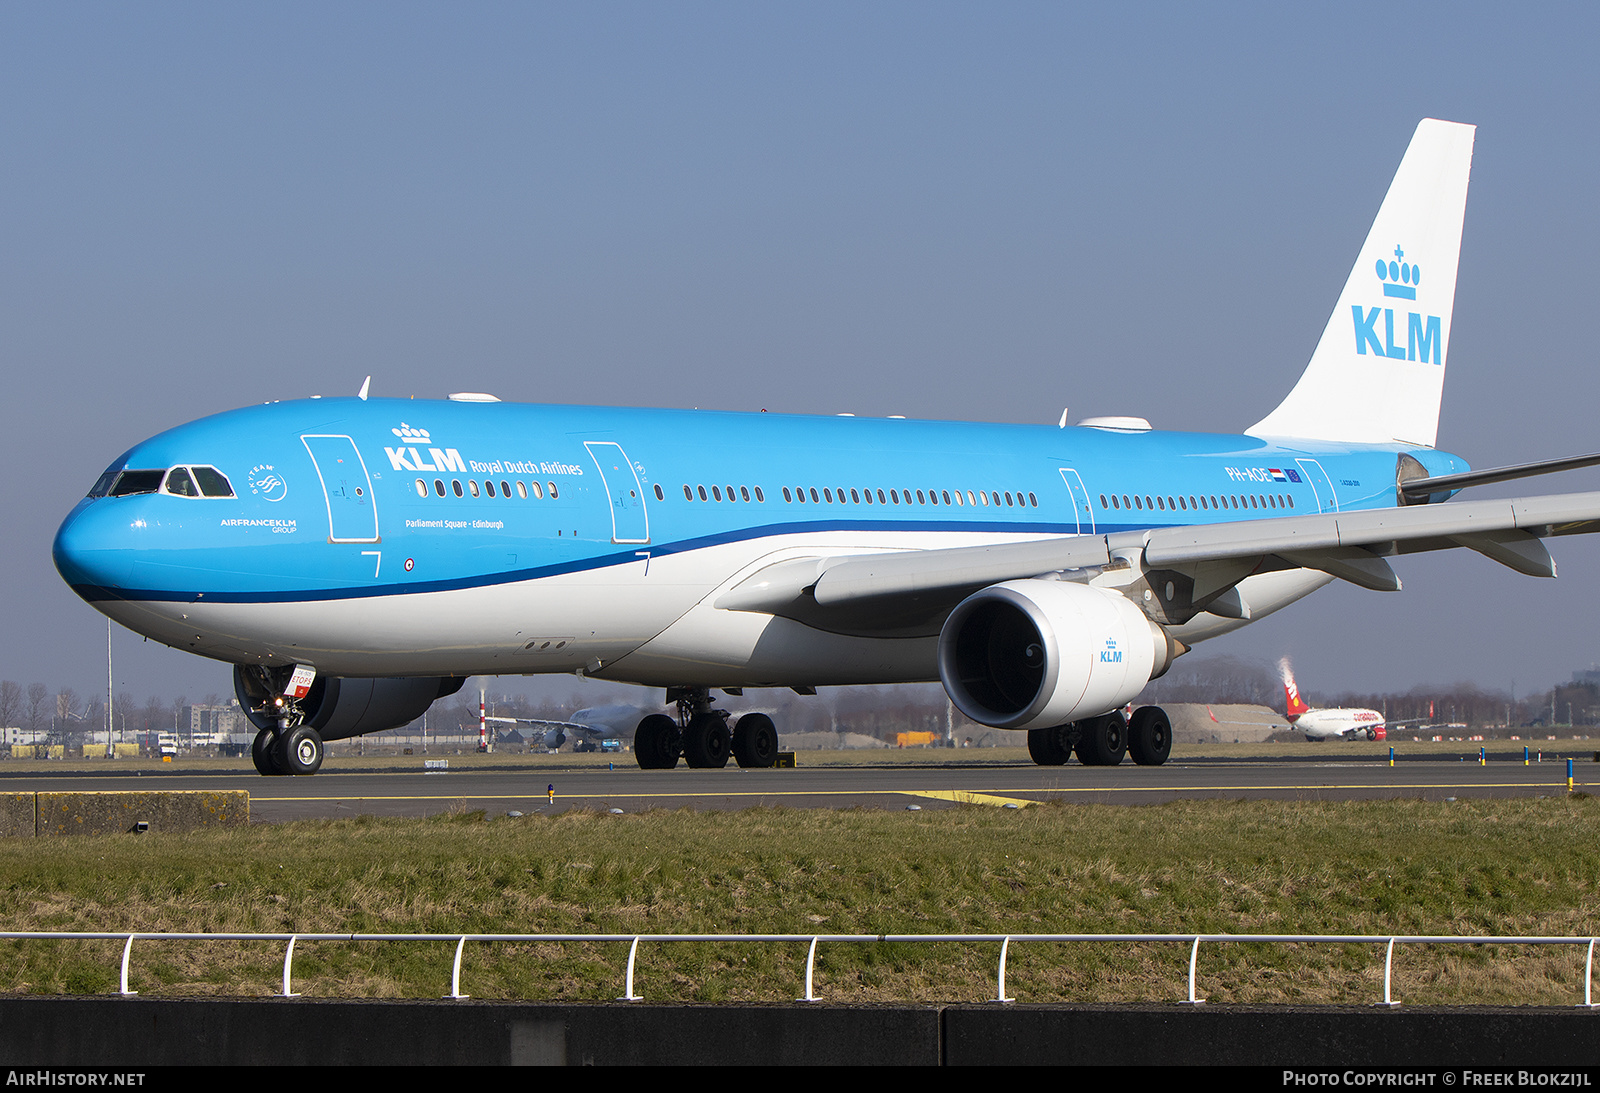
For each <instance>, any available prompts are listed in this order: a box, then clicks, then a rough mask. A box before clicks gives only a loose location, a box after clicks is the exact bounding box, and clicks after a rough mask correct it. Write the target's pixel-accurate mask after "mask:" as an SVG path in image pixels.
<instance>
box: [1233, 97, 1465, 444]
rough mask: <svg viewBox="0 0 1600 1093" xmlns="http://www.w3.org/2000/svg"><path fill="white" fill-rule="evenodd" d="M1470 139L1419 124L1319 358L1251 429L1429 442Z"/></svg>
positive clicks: (1461, 129) (1446, 340) (1444, 127)
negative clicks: (1280, 400) (1285, 395)
mask: <svg viewBox="0 0 1600 1093" xmlns="http://www.w3.org/2000/svg"><path fill="white" fill-rule="evenodd" d="M1474 132H1475V128H1474V127H1473V126H1471V125H1461V124H1459V123H1457V122H1450V121H1435V120H1434V119H1432V118H1427V119H1424V120H1423V122H1422V123H1421V124H1420V125H1418V126H1417V131H1416V133H1415V135H1413V136H1412V138H1411V146H1410V147H1409V148H1407V149H1406V154H1405V158H1404V159H1402V160H1401V161H1400V169H1399V170H1398V171H1396V172H1395V176H1394V181H1393V182H1392V183H1390V184H1389V193H1388V195H1387V196H1386V197H1385V198H1384V199H1383V205H1382V206H1381V207H1380V208H1379V209H1378V218H1377V219H1376V220H1374V221H1373V222H1372V231H1370V232H1369V233H1368V234H1367V241H1366V243H1365V244H1364V245H1363V246H1362V248H1361V256H1360V257H1359V258H1357V259H1356V264H1355V268H1354V269H1353V270H1351V272H1350V279H1349V280H1348V281H1346V282H1345V286H1344V292H1343V293H1341V294H1340V296H1339V303H1338V306H1336V307H1335V308H1334V309H1333V317H1332V318H1330V319H1329V320H1328V325H1327V327H1326V328H1325V329H1324V330H1323V332H1322V340H1321V341H1320V342H1318V343H1317V349H1316V352H1315V353H1313V354H1312V355H1311V363H1310V364H1309V365H1307V366H1306V370H1305V373H1304V374H1303V375H1302V376H1301V377H1300V382H1299V383H1297V384H1295V387H1294V390H1293V391H1290V392H1289V397H1288V398H1286V399H1284V400H1283V403H1282V404H1281V405H1280V406H1279V407H1278V408H1277V409H1276V410H1274V411H1272V413H1270V414H1268V415H1267V416H1266V417H1264V418H1262V419H1261V420H1260V421H1258V422H1256V423H1255V424H1254V425H1252V426H1250V428H1248V429H1246V430H1245V432H1247V433H1251V434H1254V435H1256V436H1285V437H1304V438H1307V439H1312V440H1336V441H1337V440H1343V441H1351V442H1357V443H1370V444H1386V443H1392V442H1395V441H1399V442H1401V443H1405V444H1418V445H1426V446H1428V447H1432V446H1433V443H1434V440H1435V438H1436V437H1437V436H1438V434H1439V400H1440V399H1441V398H1442V397H1443V394H1444V366H1445V360H1446V357H1447V355H1448V352H1449V348H1450V312H1451V310H1452V308H1453V306H1454V304H1455V296H1456V264H1457V262H1458V260H1459V259H1460V256H1461V223H1462V219H1463V217H1464V216H1465V214H1466V208H1467V176H1468V175H1469V174H1470V172H1471V169H1472V139H1473V135H1474Z"/></svg>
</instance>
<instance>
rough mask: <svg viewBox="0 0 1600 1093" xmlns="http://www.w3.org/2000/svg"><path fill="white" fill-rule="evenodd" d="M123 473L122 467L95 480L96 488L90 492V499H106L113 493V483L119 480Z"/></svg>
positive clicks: (114, 468) (112, 469)
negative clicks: (106, 496)
mask: <svg viewBox="0 0 1600 1093" xmlns="http://www.w3.org/2000/svg"><path fill="white" fill-rule="evenodd" d="M121 473H122V468H121V467H112V468H111V469H110V470H109V471H107V472H106V473H105V474H102V475H101V476H100V477H99V478H97V479H96V480H95V483H94V486H93V487H91V488H90V490H89V497H90V498H91V499H92V498H95V497H104V496H105V495H106V494H108V493H110V492H111V483H113V482H115V481H116V480H117V475H119V474H121Z"/></svg>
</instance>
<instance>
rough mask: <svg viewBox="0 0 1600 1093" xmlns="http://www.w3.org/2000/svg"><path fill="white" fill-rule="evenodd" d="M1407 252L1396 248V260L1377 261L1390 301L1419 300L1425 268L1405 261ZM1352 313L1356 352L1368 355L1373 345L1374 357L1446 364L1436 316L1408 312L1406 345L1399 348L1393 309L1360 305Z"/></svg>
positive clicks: (1439, 325) (1380, 277) (1384, 291)
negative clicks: (1380, 331)
mask: <svg viewBox="0 0 1600 1093" xmlns="http://www.w3.org/2000/svg"><path fill="white" fill-rule="evenodd" d="M1404 258H1405V251H1403V250H1402V249H1400V248H1399V247H1395V249H1394V258H1393V259H1392V260H1390V261H1385V260H1384V259H1382V258H1380V259H1378V280H1379V281H1380V282H1381V283H1382V284H1383V294H1384V296H1386V297H1389V298H1391V299H1399V300H1415V299H1416V298H1417V284H1418V282H1420V281H1421V280H1422V267H1421V266H1418V265H1415V264H1414V263H1411V262H1407V261H1404V260H1403V259H1404ZM1350 311H1351V313H1352V318H1353V319H1354V320H1355V332H1356V352H1357V353H1358V354H1360V355H1361V356H1366V354H1367V348H1368V347H1369V346H1370V347H1371V349H1372V352H1373V354H1374V355H1375V356H1379V357H1393V358H1394V359H1395V360H1401V361H1421V362H1422V363H1424V364H1429V363H1432V364H1443V363H1444V336H1443V334H1441V332H1440V331H1441V324H1440V322H1439V316H1437V315H1427V316H1423V315H1419V314H1417V313H1416V312H1415V311H1408V312H1407V313H1406V318H1405V320H1404V321H1405V324H1406V336H1405V337H1406V340H1405V344H1404V345H1396V344H1395V340H1394V335H1395V315H1394V308H1392V307H1374V308H1371V309H1367V308H1364V307H1362V306H1361V305H1360V304H1351V305H1350ZM1379 315H1382V316H1383V337H1382V339H1381V340H1380V339H1379V337H1378V316H1379Z"/></svg>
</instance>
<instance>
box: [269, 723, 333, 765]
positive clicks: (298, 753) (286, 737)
mask: <svg viewBox="0 0 1600 1093" xmlns="http://www.w3.org/2000/svg"><path fill="white" fill-rule="evenodd" d="M273 750H274V751H275V752H276V753H277V754H276V755H275V756H274V758H276V759H277V761H278V766H279V767H281V768H282V769H283V772H284V773H285V774H315V773H317V771H318V770H320V769H322V757H323V747H322V736H321V735H320V734H319V733H318V732H317V730H316V729H313V728H312V727H311V726H310V725H301V726H299V727H297V728H293V729H290V730H289V731H288V732H286V733H284V734H283V735H282V736H280V737H279V738H278V746H277V747H276V748H274V749H273Z"/></svg>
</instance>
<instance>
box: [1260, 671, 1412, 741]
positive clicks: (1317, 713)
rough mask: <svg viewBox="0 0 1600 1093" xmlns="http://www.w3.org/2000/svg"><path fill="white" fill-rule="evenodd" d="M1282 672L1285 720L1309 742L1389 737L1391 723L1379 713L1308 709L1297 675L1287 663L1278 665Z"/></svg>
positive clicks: (1372, 711) (1353, 710)
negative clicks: (1297, 683) (1303, 734)
mask: <svg viewBox="0 0 1600 1093" xmlns="http://www.w3.org/2000/svg"><path fill="white" fill-rule="evenodd" d="M1279 667H1280V669H1281V670H1282V671H1283V696H1284V717H1285V718H1286V719H1288V722H1289V724H1290V725H1291V726H1293V727H1294V729H1295V730H1296V731H1298V732H1303V733H1305V734H1306V739H1307V740H1328V739H1331V738H1335V737H1337V738H1339V739H1342V740H1384V739H1387V737H1388V722H1387V721H1386V720H1385V719H1384V716H1383V714H1381V713H1379V712H1378V711H1377V710H1355V709H1348V710H1347V709H1318V710H1314V709H1312V708H1311V707H1310V706H1307V705H1306V703H1305V699H1303V698H1301V697H1300V688H1299V687H1297V686H1296V685H1295V682H1294V672H1293V671H1291V670H1290V668H1289V662H1288V661H1287V660H1284V661H1282V662H1281V663H1280V664H1279Z"/></svg>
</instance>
